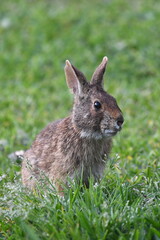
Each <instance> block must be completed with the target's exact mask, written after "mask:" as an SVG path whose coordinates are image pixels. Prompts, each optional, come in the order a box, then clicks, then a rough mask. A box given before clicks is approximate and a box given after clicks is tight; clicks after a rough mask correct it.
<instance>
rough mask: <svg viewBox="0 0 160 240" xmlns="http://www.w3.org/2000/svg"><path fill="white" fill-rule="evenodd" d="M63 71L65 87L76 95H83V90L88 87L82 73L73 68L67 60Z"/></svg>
mask: <svg viewBox="0 0 160 240" xmlns="http://www.w3.org/2000/svg"><path fill="white" fill-rule="evenodd" d="M64 70H65V75H66V81H67V85H68V87H69V88H70V89H71V90H72V92H73V93H74V94H78V95H81V94H82V93H84V92H85V89H86V88H87V87H88V82H87V80H86V78H85V76H84V75H83V73H82V72H80V71H79V70H78V69H77V68H75V67H74V66H73V65H72V64H71V63H70V62H69V61H68V60H66V65H65V68H64Z"/></svg>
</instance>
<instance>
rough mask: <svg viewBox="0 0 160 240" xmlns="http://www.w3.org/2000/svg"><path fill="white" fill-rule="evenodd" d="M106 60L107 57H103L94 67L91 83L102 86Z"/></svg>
mask: <svg viewBox="0 0 160 240" xmlns="http://www.w3.org/2000/svg"><path fill="white" fill-rule="evenodd" d="M107 62H108V58H107V57H104V58H103V60H102V62H101V64H100V65H99V66H98V67H97V68H96V70H95V72H94V73H93V76H92V79H91V84H99V85H101V86H103V75H104V72H105V70H106V65H107Z"/></svg>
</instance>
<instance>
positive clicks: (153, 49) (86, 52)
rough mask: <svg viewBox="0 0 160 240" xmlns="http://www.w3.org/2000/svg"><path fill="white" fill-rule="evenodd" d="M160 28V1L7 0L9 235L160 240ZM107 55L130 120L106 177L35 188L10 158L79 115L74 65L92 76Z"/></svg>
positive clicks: (0, 27)
mask: <svg viewBox="0 0 160 240" xmlns="http://www.w3.org/2000/svg"><path fill="white" fill-rule="evenodd" d="M159 26H160V2H159V1H156V0H155V1H154V0H152V1H151V0H150V1H149V0H148V1H143V0H135V1H127V0H126V1H125V0H112V1H111V0H108V1H98V0H97V1H96V0H93V1H92V2H91V1H90V2H89V1H88V2H86V1H71V0H68V1H49V0H46V1H42V0H34V1H23V0H13V1H11V0H9V1H4V0H2V1H1V7H0V49H1V54H0V68H1V70H0V87H1V94H0V123H1V127H0V206H1V210H0V213H1V215H0V239H10V240H11V239H12V240H14V239H16V240H19V239H31V240H32V239H35V240H36V239H76V240H78V239H91V240H93V239H104V240H105V239H108V240H112V239H115V240H117V239H121V240H124V239H136V240H143V239H144V240H146V239H153V240H158V239H160V208H159V204H160V193H159V189H160V185H159V184H160V171H159V167H160V164H159V160H160V154H159V152H160V128H159V119H160V104H159V101H160V100H159V95H160V74H159V66H160V40H159V39H160V27H159ZM104 55H107V56H108V58H109V64H108V70H107V74H106V78H105V87H106V89H107V90H108V91H109V92H110V93H111V94H112V95H114V96H115V97H116V98H117V100H118V103H119V105H120V107H121V108H122V110H123V113H124V117H125V125H124V129H123V131H122V132H121V133H120V134H119V136H117V137H115V139H114V147H113V149H112V154H111V159H110V161H108V164H107V166H106V174H105V176H104V179H103V180H102V182H101V183H100V184H99V185H93V184H91V185H92V186H91V188H90V189H89V190H88V189H84V188H82V189H81V186H78V185H73V184H72V185H73V186H71V188H70V189H69V190H66V193H65V197H64V198H60V197H58V196H56V195H55V194H54V189H53V188H52V186H51V187H50V188H49V189H47V191H44V190H40V191H39V193H30V192H26V191H25V190H24V189H23V187H22V186H21V182H20V160H16V159H15V158H14V157H13V154H12V155H11V153H13V152H15V151H17V150H25V149H27V148H28V147H29V145H30V144H31V143H32V141H33V139H34V137H35V135H36V134H37V133H38V132H39V131H40V130H41V129H42V128H43V127H44V126H45V125H46V124H47V123H49V122H50V121H53V120H55V119H58V118H62V117H64V116H66V115H67V114H68V112H69V111H70V109H71V106H72V96H71V95H70V94H69V91H68V89H67V86H66V83H65V78H64V72H63V67H64V62H65V59H70V60H71V61H72V62H73V63H74V64H75V65H76V66H77V67H78V68H79V69H81V70H82V71H83V72H84V73H85V74H86V75H87V76H88V78H90V76H91V74H92V72H93V69H94V68H95V67H96V66H97V64H98V63H99V62H100V61H101V59H102V57H103V56H104Z"/></svg>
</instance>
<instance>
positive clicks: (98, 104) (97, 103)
mask: <svg viewBox="0 0 160 240" xmlns="http://www.w3.org/2000/svg"><path fill="white" fill-rule="evenodd" d="M94 107H95V109H100V108H101V103H100V102H98V101H95V102H94Z"/></svg>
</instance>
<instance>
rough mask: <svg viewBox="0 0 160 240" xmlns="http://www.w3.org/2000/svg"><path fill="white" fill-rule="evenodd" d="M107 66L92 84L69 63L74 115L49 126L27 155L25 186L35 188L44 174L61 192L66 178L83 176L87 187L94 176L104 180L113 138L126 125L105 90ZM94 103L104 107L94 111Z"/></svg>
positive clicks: (23, 174) (96, 74) (97, 72)
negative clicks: (106, 161)
mask: <svg viewBox="0 0 160 240" xmlns="http://www.w3.org/2000/svg"><path fill="white" fill-rule="evenodd" d="M106 64H107V58H106V57H104V58H103V61H102V63H101V64H100V65H99V67H98V68H97V69H96V71H95V73H94V74H93V77H92V80H91V82H90V83H89V82H87V81H86V79H85V76H84V75H83V74H82V73H81V72H80V71H79V70H78V69H76V68H75V67H74V66H72V65H71V64H70V63H69V61H67V62H66V67H65V73H66V80H67V84H68V86H69V88H71V90H72V92H73V93H74V106H73V111H72V114H71V115H70V116H69V117H67V118H64V119H62V120H58V121H56V122H53V123H51V124H49V125H48V126H47V127H46V128H45V129H44V130H43V131H42V132H41V133H40V134H39V135H38V136H37V138H36V140H35V141H34V143H33V144H32V146H31V148H30V149H29V150H27V151H26V153H25V156H24V161H23V164H22V181H23V184H24V185H25V186H27V187H29V188H33V187H34V186H35V184H36V181H39V179H40V176H41V174H42V173H44V174H45V175H47V176H48V178H49V179H50V180H51V181H52V182H53V183H55V184H57V185H58V188H59V189H60V188H61V187H60V183H66V181H67V177H70V178H71V179H79V178H80V177H81V176H82V178H83V182H84V184H85V185H86V186H88V183H89V178H90V176H91V175H92V176H93V177H94V178H95V181H98V180H99V179H100V178H101V177H102V174H103V171H104V168H105V159H106V158H107V157H108V155H109V152H110V150H111V145H112V140H111V137H112V136H113V135H115V134H116V133H117V132H118V131H119V130H121V125H122V123H123V117H122V113H121V110H120V109H119V107H118V105H117V103H116V100H115V99H114V98H113V97H112V96H110V95H109V94H107V93H106V92H105V91H104V90H103V74H104V72H105V67H106ZM95 101H99V102H100V103H101V108H100V109H96V108H95V107H94V102H95ZM118 119H119V120H118ZM110 131H111V132H110ZM104 156H106V157H104Z"/></svg>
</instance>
